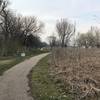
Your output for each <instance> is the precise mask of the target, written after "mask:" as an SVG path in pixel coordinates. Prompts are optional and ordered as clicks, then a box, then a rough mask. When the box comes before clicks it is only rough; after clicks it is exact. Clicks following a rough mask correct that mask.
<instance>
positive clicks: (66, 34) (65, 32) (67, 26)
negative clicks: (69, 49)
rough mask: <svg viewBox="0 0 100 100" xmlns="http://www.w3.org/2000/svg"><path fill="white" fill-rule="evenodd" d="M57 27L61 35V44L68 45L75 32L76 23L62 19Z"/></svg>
mask: <svg viewBox="0 0 100 100" xmlns="http://www.w3.org/2000/svg"><path fill="white" fill-rule="evenodd" d="M56 29H57V32H58V35H59V37H60V41H61V46H62V47H64V46H65V44H66V46H67V44H68V42H69V40H70V39H71V37H72V36H73V34H74V33H75V25H73V24H71V23H69V21H68V20H66V19H61V20H60V21H58V22H57V24H56Z"/></svg>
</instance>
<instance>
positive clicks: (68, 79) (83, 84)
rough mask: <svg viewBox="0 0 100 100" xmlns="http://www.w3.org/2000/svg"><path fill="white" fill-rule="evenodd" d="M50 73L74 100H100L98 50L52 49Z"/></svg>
mask: <svg viewBox="0 0 100 100" xmlns="http://www.w3.org/2000/svg"><path fill="white" fill-rule="evenodd" d="M51 72H52V74H53V75H54V76H55V79H57V80H61V81H62V82H63V83H64V89H65V90H66V92H69V93H71V94H72V96H73V98H74V100H81V99H82V100H99V99H100V98H99V96H100V94H99V93H100V50H99V49H79V48H68V49H61V48H59V49H54V50H53V51H52V67H51Z"/></svg>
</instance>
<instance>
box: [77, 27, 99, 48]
mask: <svg viewBox="0 0 100 100" xmlns="http://www.w3.org/2000/svg"><path fill="white" fill-rule="evenodd" d="M77 43H78V45H79V46H84V47H86V48H88V47H99V46H100V30H99V29H98V28H96V27H91V29H90V30H89V31H88V32H87V33H84V34H80V35H79V37H78V39H77Z"/></svg>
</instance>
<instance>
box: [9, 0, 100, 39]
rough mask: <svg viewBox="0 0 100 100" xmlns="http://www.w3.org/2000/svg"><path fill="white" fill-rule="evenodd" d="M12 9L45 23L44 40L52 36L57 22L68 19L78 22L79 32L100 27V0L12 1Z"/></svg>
mask: <svg viewBox="0 0 100 100" xmlns="http://www.w3.org/2000/svg"><path fill="white" fill-rule="evenodd" d="M10 2H11V5H10V8H11V9H13V10H14V11H16V12H17V13H19V14H22V15H33V16H37V17H38V18H39V19H40V20H41V21H43V22H44V23H45V27H46V28H45V34H44V35H43V36H42V39H43V40H45V39H46V37H47V36H48V35H50V34H52V33H53V32H54V31H55V30H54V29H55V24H56V21H57V20H58V19H60V18H68V19H69V20H72V22H74V21H75V22H76V26H77V31H79V32H86V31H87V30H88V29H89V28H90V26H91V25H92V26H98V27H99V26H100V25H99V24H100V0H10Z"/></svg>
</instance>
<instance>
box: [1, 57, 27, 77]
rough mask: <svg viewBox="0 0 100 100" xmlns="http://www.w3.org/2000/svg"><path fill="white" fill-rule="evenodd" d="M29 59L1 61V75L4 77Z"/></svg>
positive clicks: (17, 58) (18, 58)
mask: <svg viewBox="0 0 100 100" xmlns="http://www.w3.org/2000/svg"><path fill="white" fill-rule="evenodd" d="M26 58H27V57H16V58H10V59H9V60H8V59H5V60H0V75H2V74H3V73H4V72H5V71H6V70H8V69H10V68H11V67H13V66H14V65H16V64H18V63H20V62H22V61H24V60H25V59H26Z"/></svg>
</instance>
